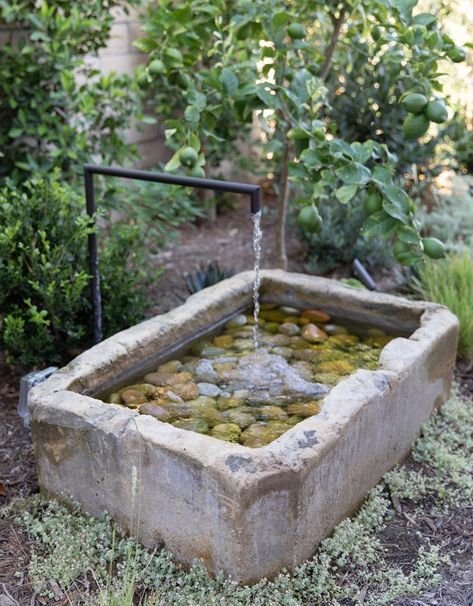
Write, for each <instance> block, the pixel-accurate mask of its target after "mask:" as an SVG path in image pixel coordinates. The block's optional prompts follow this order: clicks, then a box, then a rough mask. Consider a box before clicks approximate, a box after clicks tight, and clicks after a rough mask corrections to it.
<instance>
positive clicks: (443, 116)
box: [425, 99, 448, 124]
mask: <svg viewBox="0 0 473 606" xmlns="http://www.w3.org/2000/svg"><path fill="white" fill-rule="evenodd" d="M425 115H426V117H427V118H428V119H429V120H431V121H432V122H436V123H437V124H442V123H443V122H445V121H446V120H448V110H447V106H446V105H445V103H444V102H443V101H441V100H440V99H434V100H433V101H429V103H428V104H427V107H426V108H425Z"/></svg>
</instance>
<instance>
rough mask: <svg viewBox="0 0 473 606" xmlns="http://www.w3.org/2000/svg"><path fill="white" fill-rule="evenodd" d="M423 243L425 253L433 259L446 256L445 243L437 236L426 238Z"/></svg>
mask: <svg viewBox="0 0 473 606" xmlns="http://www.w3.org/2000/svg"><path fill="white" fill-rule="evenodd" d="M422 243H423V245H424V252H425V254H426V255H427V256H428V257H430V258H431V259H442V258H443V257H445V245H444V243H443V242H440V240H438V239H437V238H424V239H423V240H422Z"/></svg>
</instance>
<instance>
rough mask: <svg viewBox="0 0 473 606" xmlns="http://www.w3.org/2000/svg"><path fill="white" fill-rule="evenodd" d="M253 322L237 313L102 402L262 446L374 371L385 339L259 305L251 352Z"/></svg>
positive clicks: (323, 317) (316, 313)
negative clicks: (352, 378) (341, 386)
mask: <svg viewBox="0 0 473 606" xmlns="http://www.w3.org/2000/svg"><path fill="white" fill-rule="evenodd" d="M253 324H254V319H253V316H252V315H251V312H250V311H249V312H248V314H240V315H237V316H236V317H234V318H233V319H232V320H230V321H229V322H228V323H227V324H226V326H225V328H224V330H223V332H222V333H221V334H219V335H217V336H216V337H214V338H213V339H212V341H208V340H203V341H200V342H197V343H194V344H193V346H192V349H191V351H190V352H189V354H188V355H185V356H183V357H182V358H181V359H176V360H170V361H168V362H166V363H165V364H162V365H161V366H159V367H158V368H157V369H156V370H155V371H154V372H151V373H149V374H147V375H145V376H144V377H143V380H142V382H139V383H136V384H134V385H129V386H127V387H124V388H122V389H120V390H119V391H117V392H114V393H112V394H111V395H110V396H109V397H108V398H107V402H109V403H111V404H118V405H121V406H128V407H130V408H135V409H138V410H139V412H140V413H141V414H147V415H151V416H153V417H154V418H155V419H157V420H159V421H162V422H165V423H171V424H172V425H174V426H175V427H178V428H180V429H187V430H190V431H196V432H199V433H205V434H208V435H211V436H213V437H215V438H219V439H221V440H227V441H231V442H239V443H240V444H243V445H244V446H249V447H259V446H264V445H266V444H268V443H269V442H271V441H273V440H275V439H276V438H278V437H279V436H281V435H282V434H283V433H284V432H285V431H287V430H288V429H290V428H291V427H293V426H294V425H295V424H296V423H299V422H300V421H302V420H303V419H304V418H306V417H309V416H312V415H315V414H317V413H318V412H320V406H321V400H322V398H323V397H324V396H325V395H326V393H327V392H328V391H329V388H330V387H332V386H333V385H335V384H336V383H337V382H338V381H339V380H341V379H342V378H343V377H344V376H346V375H348V374H350V373H351V372H353V371H354V370H356V369H357V368H367V369H374V368H376V367H377V364H378V357H379V352H380V350H381V348H382V347H383V346H384V345H385V344H386V343H387V342H388V341H389V340H390V339H391V338H392V337H390V336H388V335H385V334H384V332H382V331H381V330H379V329H377V328H368V329H366V328H365V329H364V330H363V331H362V332H360V330H358V331H357V332H358V334H353V332H350V330H349V328H348V327H347V326H345V325H341V324H334V323H332V321H331V318H330V316H329V315H328V314H327V313H325V312H324V311H322V310H319V309H306V310H299V309H296V308H292V307H277V306H276V305H272V304H266V305H265V304H263V305H262V310H261V313H260V320H259V334H260V347H259V348H258V350H257V351H255V349H254V341H253Z"/></svg>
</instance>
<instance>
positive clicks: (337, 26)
mask: <svg viewBox="0 0 473 606" xmlns="http://www.w3.org/2000/svg"><path fill="white" fill-rule="evenodd" d="M346 11H347V7H346V6H343V7H342V8H341V10H340V14H339V15H338V17H332V23H333V31H332V38H331V40H330V44H329V45H328V47H327V50H326V51H325V61H324V64H323V65H322V69H321V70H320V76H319V77H320V79H321V80H323V81H324V82H325V80H326V79H327V77H328V75H329V73H330V70H331V69H332V62H333V55H334V53H335V49H336V48H337V44H338V39H339V38H340V32H341V30H342V25H343V22H344V21H345V15H346Z"/></svg>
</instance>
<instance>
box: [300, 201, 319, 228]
mask: <svg viewBox="0 0 473 606" xmlns="http://www.w3.org/2000/svg"><path fill="white" fill-rule="evenodd" d="M297 223H298V224H299V226H300V227H302V229H305V230H306V231H308V232H310V233H312V234H314V233H316V232H318V231H319V229H320V228H321V227H322V218H321V217H320V215H319V212H318V210H317V209H316V208H315V207H314V206H304V208H301V210H300V211H299V214H298V215H297Z"/></svg>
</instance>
